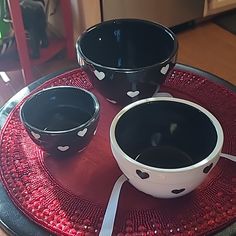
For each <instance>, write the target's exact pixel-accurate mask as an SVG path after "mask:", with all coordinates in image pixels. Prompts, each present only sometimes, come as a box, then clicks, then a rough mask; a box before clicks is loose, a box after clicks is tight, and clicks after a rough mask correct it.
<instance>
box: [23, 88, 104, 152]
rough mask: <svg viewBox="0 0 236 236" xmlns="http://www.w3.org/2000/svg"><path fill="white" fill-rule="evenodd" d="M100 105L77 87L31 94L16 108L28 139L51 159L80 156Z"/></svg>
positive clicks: (93, 130) (97, 118) (96, 121)
mask: <svg viewBox="0 0 236 236" xmlns="http://www.w3.org/2000/svg"><path fill="white" fill-rule="evenodd" d="M99 114H100V105H99V102H98V99H97V98H96V96H95V95H94V94H93V93H91V92H89V91H87V90H85V89H82V88H79V87H74V86H54V87H50V88H46V89H43V90H40V91H39V92H36V93H34V94H33V95H31V96H30V97H29V98H27V99H26V101H25V102H24V103H23V104H22V106H21V108H20V118H21V121H22V123H23V125H24V127H25V129H26V131H27V132H28V134H29V136H30V138H31V139H32V140H33V142H35V143H36V144H37V145H38V146H39V147H40V148H41V149H43V150H44V151H45V152H46V153H48V154H50V155H52V156H54V157H62V156H63V157H64V156H71V155H73V154H75V153H77V152H81V151H83V150H84V149H85V147H86V146H87V145H88V144H89V142H90V141H91V139H92V137H93V136H94V134H95V133H96V129H97V125H98V121H99Z"/></svg>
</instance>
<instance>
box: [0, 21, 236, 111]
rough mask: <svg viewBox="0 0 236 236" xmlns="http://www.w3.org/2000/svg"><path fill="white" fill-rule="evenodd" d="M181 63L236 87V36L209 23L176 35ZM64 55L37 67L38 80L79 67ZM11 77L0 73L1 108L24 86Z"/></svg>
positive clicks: (18, 78)
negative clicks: (63, 70) (59, 71)
mask: <svg viewBox="0 0 236 236" xmlns="http://www.w3.org/2000/svg"><path fill="white" fill-rule="evenodd" d="M177 37H178V41H179V51H178V62H179V63H183V64H187V65H191V66H194V67H197V68H200V69H203V70H205V71H208V72H211V73H213V74H215V75H218V76H219V77H221V78H223V79H225V80H227V81H229V82H231V83H233V84H235V85H236V76H235V75H236V66H235V62H236V35H234V34H232V33H230V32H229V31H226V30H224V29H223V28H221V27H220V26H218V25H216V24H214V23H213V21H207V22H202V23H199V24H197V25H196V26H195V27H191V28H189V29H185V30H183V31H180V32H179V33H177ZM76 64H77V62H76V61H68V60H67V59H65V56H64V54H63V53H61V54H60V55H58V56H56V57H55V58H53V59H52V60H50V61H48V62H47V63H45V64H43V65H41V66H38V67H35V68H34V72H33V73H34V76H35V80H36V79H38V78H40V77H41V76H44V75H47V74H49V73H52V72H55V71H57V70H60V69H63V68H69V67H70V66H72V65H76ZM7 75H8V78H4V75H3V74H2V73H0V106H2V105H3V104H4V103H5V102H6V101H7V100H8V99H9V98H10V97H11V96H13V95H14V94H15V93H16V92H18V91H19V90H20V89H21V88H23V87H24V83H23V78H22V75H21V73H20V72H13V73H12V72H11V73H9V74H7Z"/></svg>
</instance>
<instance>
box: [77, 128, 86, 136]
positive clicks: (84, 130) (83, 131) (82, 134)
mask: <svg viewBox="0 0 236 236" xmlns="http://www.w3.org/2000/svg"><path fill="white" fill-rule="evenodd" d="M87 131H88V129H87V128H84V129H83V130H80V131H79V132H78V133H77V134H78V136H80V137H83V136H84V135H85V134H86V133H87Z"/></svg>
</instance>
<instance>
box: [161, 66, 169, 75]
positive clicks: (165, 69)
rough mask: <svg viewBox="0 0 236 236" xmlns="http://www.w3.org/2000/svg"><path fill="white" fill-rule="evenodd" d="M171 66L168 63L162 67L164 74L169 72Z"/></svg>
mask: <svg viewBox="0 0 236 236" xmlns="http://www.w3.org/2000/svg"><path fill="white" fill-rule="evenodd" d="M169 67H170V65H169V64H167V65H166V66H163V67H162V68H161V73H162V74H163V75H165V74H166V73H167V72H168V70H169Z"/></svg>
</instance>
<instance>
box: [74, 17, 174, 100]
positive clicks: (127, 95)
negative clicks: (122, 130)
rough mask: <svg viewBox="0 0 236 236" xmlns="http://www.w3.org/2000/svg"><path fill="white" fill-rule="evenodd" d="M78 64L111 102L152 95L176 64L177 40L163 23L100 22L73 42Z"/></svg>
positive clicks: (143, 21)
mask: <svg viewBox="0 0 236 236" xmlns="http://www.w3.org/2000/svg"><path fill="white" fill-rule="evenodd" d="M76 48H77V58H78V63H79V64H80V66H81V67H82V68H83V69H84V70H85V71H86V72H87V73H88V75H89V78H90V80H91V82H92V83H93V85H94V87H95V88H97V90H98V91H100V93H101V94H103V96H104V97H105V98H106V99H107V100H108V101H110V102H112V103H119V104H122V105H127V104H128V103H131V102H134V101H137V100H140V99H142V98H147V97H152V95H153V94H154V93H155V91H156V90H157V89H158V88H159V85H160V84H162V83H163V82H164V81H165V79H166V77H167V75H168V74H169V73H170V72H171V70H172V68H173V67H174V65H175V63H176V57H177V50H178V42H177V39H176V36H175V34H174V33H173V32H172V31H171V30H170V29H168V28H166V27H165V26H163V25H160V24H157V23H154V22H150V21H146V20H139V19H117V20H110V21H104V22H102V23H99V24H97V25H95V26H93V27H91V28H89V29H87V30H86V31H85V32H83V33H82V34H81V36H80V37H79V39H78V40H77V43H76Z"/></svg>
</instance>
